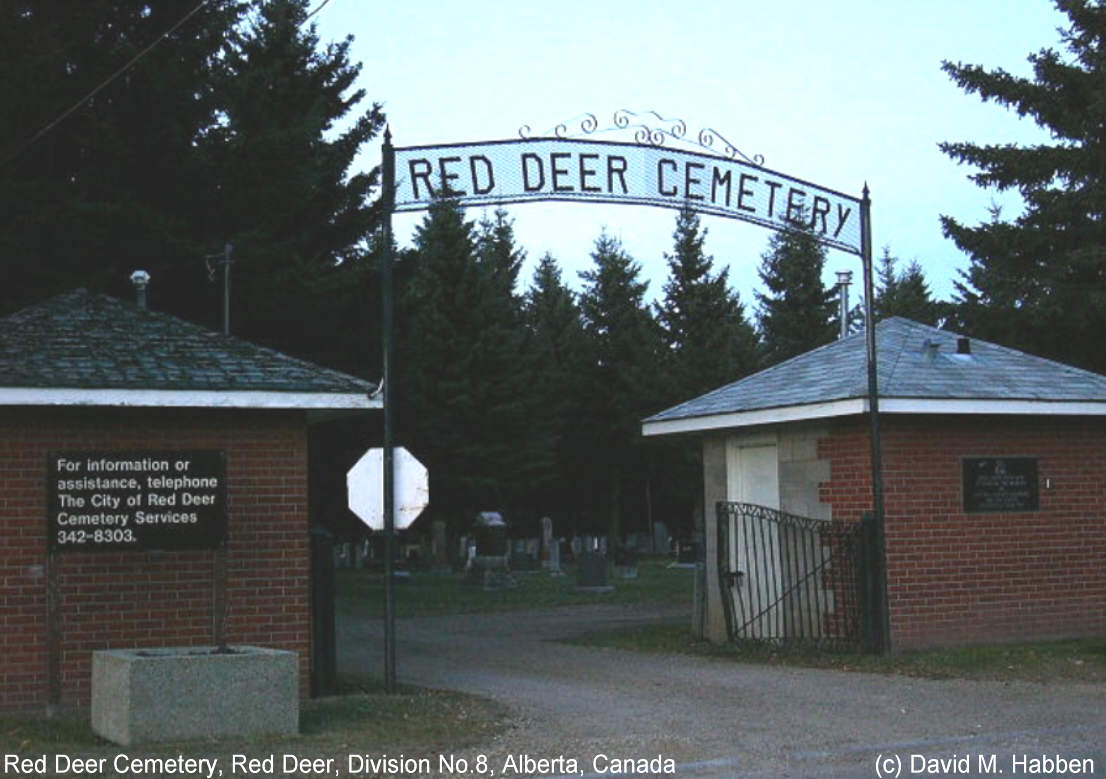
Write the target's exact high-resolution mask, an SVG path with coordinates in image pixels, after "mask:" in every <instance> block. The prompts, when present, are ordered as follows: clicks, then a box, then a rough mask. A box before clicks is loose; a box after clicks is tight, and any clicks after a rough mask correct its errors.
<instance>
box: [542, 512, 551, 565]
mask: <svg viewBox="0 0 1106 779" xmlns="http://www.w3.org/2000/svg"><path fill="white" fill-rule="evenodd" d="M552 548H553V518H552V517H542V518H541V561H542V565H543V566H544V567H546V568H548V567H549V565H548V562H549V558H550V550H551V549H552Z"/></svg>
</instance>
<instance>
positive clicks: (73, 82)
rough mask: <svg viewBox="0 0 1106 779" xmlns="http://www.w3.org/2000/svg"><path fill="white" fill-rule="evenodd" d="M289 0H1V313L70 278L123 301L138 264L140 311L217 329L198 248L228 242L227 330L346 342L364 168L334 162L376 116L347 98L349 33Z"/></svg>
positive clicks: (364, 216) (298, 344)
mask: <svg viewBox="0 0 1106 779" xmlns="http://www.w3.org/2000/svg"><path fill="white" fill-rule="evenodd" d="M306 6H307V0H252V2H241V1H240V0H209V1H208V2H206V3H202V4H197V3H196V2H195V0H164V2H158V3H150V2H148V0H89V1H88V2H84V3H80V4H76V5H74V6H73V7H72V8H69V9H67V10H66V12H65V13H58V12H57V11H56V9H52V7H51V6H49V4H46V6H44V5H43V4H41V3H25V2H16V3H4V4H0V64H2V65H3V67H4V72H5V78H4V80H3V83H2V84H0V95H2V99H3V101H4V104H5V105H7V106H15V107H16V108H15V109H13V110H10V111H5V112H3V114H2V115H0V256H2V257H3V264H4V265H3V269H4V277H3V281H4V282H5V283H3V284H0V309H2V310H11V309H14V308H17V307H19V306H21V305H26V304H27V303H30V302H33V301H35V300H39V299H41V298H43V297H45V296H46V295H49V294H52V293H54V292H57V291H60V290H62V289H66V288H70V287H74V286H87V287H90V288H93V289H95V290H98V291H107V292H111V293H113V294H116V295H119V296H123V297H131V296H133V291H132V290H131V288H130V285H129V283H128V282H127V278H128V276H129V275H130V272H131V271H132V270H134V269H136V268H143V269H145V270H147V271H149V272H150V273H151V275H152V277H153V278H152V283H151V287H150V302H151V306H152V307H153V308H155V309H158V310H162V311H168V312H171V313H175V314H178V315H182V316H184V317H186V318H188V319H192V320H194V321H199V322H202V323H204V324H206V325H208V326H211V327H216V328H217V327H219V326H220V323H221V313H222V300H221V298H222V288H223V285H222V284H221V283H209V281H208V274H207V272H206V271H205V268H204V260H205V258H207V257H211V256H212V255H220V256H221V255H222V253H223V248H224V246H225V245H226V244H227V243H230V244H232V245H233V252H232V259H233V265H232V271H231V279H232V283H231V303H232V315H231V326H232V331H233V332H234V333H236V334H240V335H244V336H247V337H250V338H252V339H255V340H262V341H266V342H268V343H270V344H272V345H274V346H276V347H278V348H281V349H284V350H287V351H291V352H293V353H299V354H303V355H304V356H308V357H312V358H315V359H325V360H330V359H331V358H333V357H334V356H336V355H348V354H352V353H354V352H355V351H356V352H357V353H363V352H364V351H365V350H364V348H363V346H362V344H363V343H364V341H365V336H366V333H365V330H364V329H363V328H362V327H361V323H362V321H363V319H364V317H363V315H362V314H361V312H362V311H363V310H364V306H363V305H361V303H362V301H361V299H360V297H361V290H362V289H363V287H364V286H365V284H366V282H367V281H370V280H371V277H372V271H371V268H369V267H367V266H369V265H371V261H370V260H369V258H367V257H366V256H365V252H366V248H365V246H366V240H367V238H368V236H369V233H370V231H371V229H372V227H373V225H374V223H375V218H376V216H377V214H376V210H375V209H376V208H377V207H376V206H375V205H374V204H373V203H372V202H371V201H370V196H371V194H372V187H373V184H374V181H375V176H376V173H375V172H372V173H369V174H353V175H350V173H351V172H350V165H351V163H352V160H353V157H354V155H355V154H356V153H357V152H358V150H359V148H360V147H361V146H363V145H364V143H365V142H366V141H367V140H368V139H369V138H371V137H372V135H373V134H374V133H375V132H376V131H377V129H378V128H379V127H380V124H381V122H382V116H381V115H380V112H379V111H378V110H377V108H376V107H375V106H373V107H371V108H369V109H368V110H363V111H362V113H361V114H360V115H357V114H356V113H355V111H356V110H357V106H358V104H359V103H360V102H361V101H362V99H363V93H362V92H361V91H359V90H355V89H354V88H353V81H354V79H355V78H356V76H357V74H358V70H359V68H358V66H355V65H352V64H351V63H350V62H349V60H348V45H349V41H348V40H347V41H345V42H342V43H339V44H335V45H332V46H324V45H322V44H321V43H320V41H319V39H318V37H317V35H316V34H315V30H314V28H313V27H312V26H311V25H310V24H305V20H306V16H307V11H306ZM167 32H168V35H165V33H167ZM162 36H164V37H162ZM155 42H156V45H154V46H152V47H151V48H149V50H148V51H147V52H146V53H144V54H141V56H139V55H140V53H141V52H143V50H145V49H147V47H150V45H151V44H154V43H155ZM136 57H137V59H136V60H135V61H134V64H133V65H131V66H130V67H129V68H127V69H126V70H125V71H124V72H122V73H121V74H120V75H118V77H116V78H114V79H111V78H110V77H111V76H112V75H113V74H115V73H117V72H119V71H120V69H121V68H123V66H124V65H125V64H127V63H128V62H129V61H131V60H132V59H134V58H136ZM98 87H99V89H98V90H97V88H98ZM94 90H96V91H95V94H94V95H93V97H91V98H90V99H88V100H85V101H81V100H80V98H82V97H83V96H85V95H87V94H89V93H90V92H93V91H94ZM75 104H79V107H78V108H77V109H76V110H75V111H73V112H72V113H70V114H68V115H64V116H63V114H64V113H65V111H66V109H67V108H69V107H70V106H73V105H75ZM59 117H63V118H61V120H60V121H58V122H57V123H55V124H52V125H51V124H50V122H51V120H54V119H57V118H59ZM347 119H352V120H353V121H352V123H351V124H350V125H349V127H348V128H347V129H345V130H343V131H341V132H337V131H335V126H336V125H337V124H338V123H339V122H342V121H344V120H347ZM48 125H49V130H48V132H46V133H44V134H42V135H41V137H36V133H37V131H38V130H39V129H41V128H43V127H47V126H48ZM213 270H214V274H213V275H214V276H215V279H214V280H215V281H216V282H218V281H220V276H221V273H220V269H219V268H217V267H216V268H213ZM374 305H375V303H374ZM352 322H356V323H357V324H358V326H357V327H350V326H349V325H350V323H352ZM343 367H347V368H356V369H357V370H358V371H359V372H363V371H366V369H365V365H364V361H363V360H360V361H356V362H355V361H353V360H350V361H349V362H348V363H346V364H344V365H343ZM378 371H379V368H378V367H375V368H372V369H371V373H372V374H375V375H379V373H378Z"/></svg>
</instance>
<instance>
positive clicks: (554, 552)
mask: <svg viewBox="0 0 1106 779" xmlns="http://www.w3.org/2000/svg"><path fill="white" fill-rule="evenodd" d="M542 565H544V566H545V569H546V570H547V571H549V575H550V576H564V575H565V572H564V571H562V570H561V542H560V540H559V539H558V540H555V541H554V542H553V544H552V545H551V546H550V547H549V557H548V559H546V560H543V561H542Z"/></svg>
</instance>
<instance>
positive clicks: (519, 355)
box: [396, 199, 528, 527]
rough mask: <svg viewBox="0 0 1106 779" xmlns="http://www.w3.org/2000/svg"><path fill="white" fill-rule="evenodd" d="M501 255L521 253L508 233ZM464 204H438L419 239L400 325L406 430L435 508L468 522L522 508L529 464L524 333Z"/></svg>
mask: <svg viewBox="0 0 1106 779" xmlns="http://www.w3.org/2000/svg"><path fill="white" fill-rule="evenodd" d="M501 238H502V240H503V241H504V244H503V245H501V246H500V247H499V249H498V250H497V251H498V252H500V253H502V254H503V255H509V254H512V253H514V252H515V251H516V250H515V249H514V248H513V244H512V245H507V243H509V240H513V239H510V236H509V232H508V233H504V234H503V235H502V236H501ZM488 241H489V235H488V234H487V233H484V234H483V235H482V236H478V235H477V233H476V231H475V229H474V227H473V225H472V223H471V222H467V221H466V220H465V217H464V213H463V211H462V210H461V208H460V207H459V206H458V204H457V202H456V201H454V200H449V199H441V200H438V201H436V202H435V203H434V204H433V205H432V206H431V207H430V210H429V212H428V213H427V215H426V217H425V219H424V220H423V223H422V225H421V226H420V227H419V228H418V230H417V234H416V238H415V250H414V252H413V253H412V255H411V258H410V261H411V262H412V263H413V265H414V267H413V268H412V269H411V276H410V280H409V282H408V283H407V285H406V289H405V290H404V293H403V299H402V301H401V305H400V317H401V318H400V321H399V324H398V328H397V331H398V332H397V337H398V345H397V349H396V360H397V364H398V365H401V366H402V369H401V370H399V371H397V376H398V379H399V381H398V382H397V387H398V390H397V392H396V412H397V431H398V435H399V436H400V439H399V440H400V442H401V443H404V445H407V446H409V447H410V448H411V449H412V451H414V452H415V454H416V455H417V456H418V457H419V458H420V459H422V461H423V462H424V463H425V464H426V466H427V468H428V469H429V471H430V474H431V476H430V479H431V484H430V489H431V501H432V504H433V505H434V506H435V507H436V508H437V509H438V510H439V511H442V510H444V512H445V517H446V518H447V519H448V520H449V521H451V522H452V523H453V524H454V527H460V526H462V525H464V524H465V523H471V521H472V515H473V514H474V513H475V512H476V511H480V510H485V509H501V510H504V509H509V508H510V507H511V506H514V505H517V504H518V502H519V500H520V492H521V487H522V482H523V479H524V475H523V471H524V469H525V468H526V467H527V464H526V458H525V457H524V456H521V453H520V452H519V451H518V449H519V446H520V442H522V441H523V440H524V439H525V431H526V410H527V405H526V404H527V400H528V398H527V394H526V386H525V380H526V375H525V372H524V370H525V366H526V361H525V360H524V357H523V347H524V336H525V333H524V330H523V328H522V322H521V318H520V316H519V314H518V311H517V308H516V306H515V299H514V296H513V295H512V294H511V290H510V288H509V287H508V285H506V284H505V283H504V279H503V276H502V274H501V273H500V271H501V266H500V265H499V264H497V263H496V262H493V261H491V260H490V259H489V255H487V254H485V256H484V257H483V258H481V257H480V256H479V254H480V252H479V249H480V247H481V246H483V247H484V248H485V249H487V247H488Z"/></svg>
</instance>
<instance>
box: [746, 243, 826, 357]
mask: <svg viewBox="0 0 1106 779" xmlns="http://www.w3.org/2000/svg"><path fill="white" fill-rule="evenodd" d="M825 264H826V248H825V247H824V246H823V245H822V244H821V243H820V242H819V240H818V237H817V235H816V234H815V233H814V232H813V230H811V229H810V227H809V226H808V225H806V224H805V223H804V224H798V223H795V222H791V223H787V224H785V225H784V226H783V229H782V230H780V231H779V232H776V233H773V234H772V237H771V238H769V240H768V250H767V251H766V252H765V253H764V254H763V255H761V265H760V270H759V274H760V280H761V282H762V283H763V284H764V286H765V289H766V292H764V293H760V292H758V293H757V302H758V303H759V309H758V311H757V318H758V326H759V329H760V336H761V341H762V344H763V347H762V359H763V363H764V365H774V364H776V363H778V362H783V361H784V360H787V359H790V358H791V357H795V356H797V355H799V354H802V353H804V352H807V351H810V350H811V349H814V348H816V347H818V346H822V345H824V344H827V343H829V342H830V341H832V340H833V339H834V337H835V336H836V334H837V328H836V326H835V324H834V316H835V311H836V304H835V301H836V299H837V294H836V292H835V291H834V290H833V289H827V288H826V287H824V286H823V285H822V270H823V268H824V267H825Z"/></svg>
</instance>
